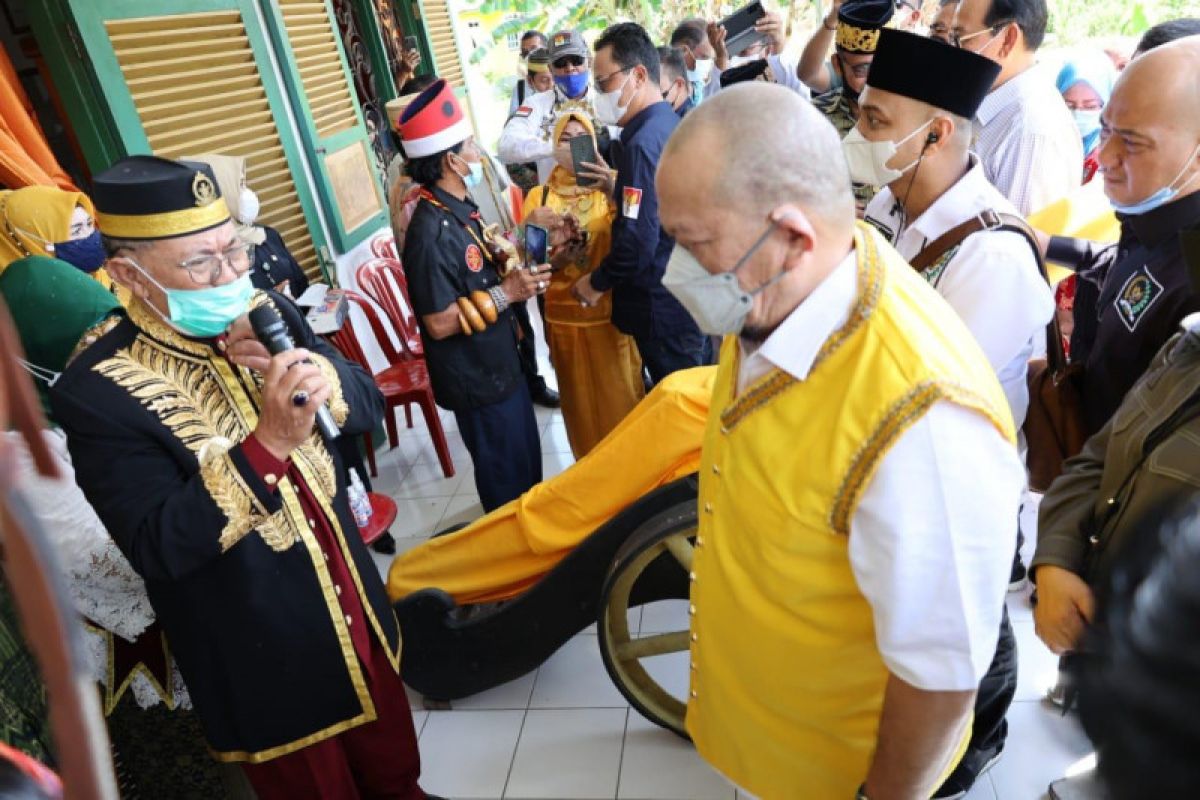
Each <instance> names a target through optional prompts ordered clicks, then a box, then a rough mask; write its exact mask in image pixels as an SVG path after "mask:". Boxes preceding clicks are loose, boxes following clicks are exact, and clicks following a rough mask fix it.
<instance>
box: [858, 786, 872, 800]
mask: <svg viewBox="0 0 1200 800" xmlns="http://www.w3.org/2000/svg"><path fill="white" fill-rule="evenodd" d="M854 800H871V798H869V797H867V785H866V784H865V783H864V784H863V785H861V786H859V787H858V791H857V792H855V793H854Z"/></svg>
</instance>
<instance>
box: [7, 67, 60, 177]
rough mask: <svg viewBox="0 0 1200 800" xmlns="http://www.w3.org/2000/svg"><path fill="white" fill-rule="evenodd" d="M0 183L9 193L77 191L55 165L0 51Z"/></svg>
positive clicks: (23, 92)
mask: <svg viewBox="0 0 1200 800" xmlns="http://www.w3.org/2000/svg"><path fill="white" fill-rule="evenodd" d="M0 183H3V184H4V185H5V186H7V187H8V188H10V189H21V188H24V187H26V186H33V185H40V186H56V187H58V188H59V189H64V190H66V191H72V192H77V191H79V189H78V188H77V187H76V186H75V184H73V183H71V179H70V178H69V177H67V173H66V172H64V171H63V168H62V167H60V166H59V165H58V159H56V158H55V157H54V153H52V152H51V151H50V145H49V143H48V142H47V141H46V137H45V136H44V135H43V134H42V129H41V127H40V126H39V125H38V123H37V117H36V116H35V115H34V113H33V104H32V103H31V102H30V101H29V96H28V95H26V94H25V90H24V89H23V88H22V87H21V81H20V79H19V78H17V71H16V69H15V68H14V67H13V64H12V61H11V60H10V59H9V57H8V53H6V52H5V51H4V48H2V47H0Z"/></svg>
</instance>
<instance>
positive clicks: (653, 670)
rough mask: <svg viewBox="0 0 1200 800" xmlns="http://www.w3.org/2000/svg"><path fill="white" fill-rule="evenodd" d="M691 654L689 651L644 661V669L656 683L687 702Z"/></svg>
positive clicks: (653, 657) (652, 657)
mask: <svg viewBox="0 0 1200 800" xmlns="http://www.w3.org/2000/svg"><path fill="white" fill-rule="evenodd" d="M690 663H691V654H690V653H689V652H688V651H687V650H681V651H679V652H678V653H667V654H665V655H661V656H651V657H650V658H643V659H642V668H643V669H644V670H646V672H648V673H650V677H651V678H653V679H654V681H655V683H657V684H658V685H659V686H661V687H662V688H663V689H665V690H666V691H667V692H669V693H670V694H672V695H674V696H675V697H677V698H679V699H680V700H685V701H686V700H687V694H688V684H689V681H690V677H691V676H690V674H689V673H690V672H691V670H690V668H689V665H690Z"/></svg>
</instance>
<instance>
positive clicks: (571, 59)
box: [553, 56, 584, 69]
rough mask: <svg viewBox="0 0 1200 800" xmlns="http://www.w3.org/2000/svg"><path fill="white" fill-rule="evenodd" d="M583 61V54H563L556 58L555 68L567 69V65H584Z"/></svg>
mask: <svg viewBox="0 0 1200 800" xmlns="http://www.w3.org/2000/svg"><path fill="white" fill-rule="evenodd" d="M583 63H584V58H583V56H563V57H562V58H556V59H554V64H553V66H554V68H555V69H566V68H567V67H582V66H583Z"/></svg>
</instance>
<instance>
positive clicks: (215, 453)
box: [200, 442, 281, 553]
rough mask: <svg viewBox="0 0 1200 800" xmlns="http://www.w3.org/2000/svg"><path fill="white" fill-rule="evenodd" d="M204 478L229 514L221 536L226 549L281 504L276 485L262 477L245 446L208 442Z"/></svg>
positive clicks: (202, 469)
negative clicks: (238, 446)
mask: <svg viewBox="0 0 1200 800" xmlns="http://www.w3.org/2000/svg"><path fill="white" fill-rule="evenodd" d="M200 478H201V480H203V481H204V488H206V489H207V490H208V494H209V496H210V497H212V500H213V503H215V504H216V506H217V508H218V509H220V511H221V513H222V514H223V515H224V516H225V525H224V527H223V528H222V529H221V534H220V536H219V543H220V546H221V552H222V553H224V552H225V551H227V550H228V549H229V548H231V547H233V546H234V545H235V544H237V543H238V542H240V541H241V540H242V538H243V537H244V536H245V535H246V534H248V533H250V532H251V531H252V530H254V529H255V528H258V527H260V526H263V525H265V524H266V523H267V522H268V520H269V519H270V517H271V515H272V514H273V513H274V512H275V511H278V510H279V506H280V505H281V501H280V499H279V497H278V496H277V494H276V493H275V492H274V488H275V487H273V486H272V487H268V486H267V485H266V484H265V483H264V482H263V481H262V480H261V479H259V478H258V476H257V475H256V474H255V472H254V470H253V469H252V467H251V466H250V464H249V462H248V461H247V459H246V457H245V455H244V454H243V453H242V452H241V449H240V448H237V447H233V448H231V447H229V445H228V443H227V442H221V443H216V442H209V443H208V444H206V446H205V448H204V449H203V450H202V451H201V459H200ZM252 482H253V484H255V486H252V485H251V484H252Z"/></svg>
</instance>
